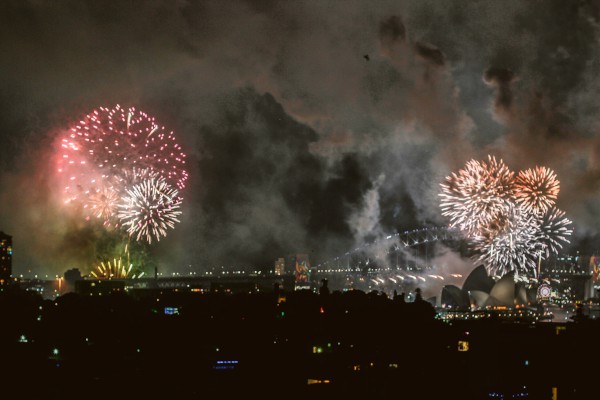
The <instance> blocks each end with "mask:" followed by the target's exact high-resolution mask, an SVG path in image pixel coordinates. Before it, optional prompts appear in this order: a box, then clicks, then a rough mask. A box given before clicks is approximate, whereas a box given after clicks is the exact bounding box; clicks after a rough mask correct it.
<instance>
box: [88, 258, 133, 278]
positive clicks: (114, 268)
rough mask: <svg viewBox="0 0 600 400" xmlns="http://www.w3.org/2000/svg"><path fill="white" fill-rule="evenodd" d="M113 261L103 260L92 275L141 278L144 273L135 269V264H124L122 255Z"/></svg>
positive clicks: (97, 276)
mask: <svg viewBox="0 0 600 400" xmlns="http://www.w3.org/2000/svg"><path fill="white" fill-rule="evenodd" d="M112 261H113V262H112V264H111V262H110V260H109V261H107V262H106V263H104V262H101V263H100V265H97V266H96V268H95V269H94V270H93V271H92V272H91V275H92V276H93V277H94V278H97V279H134V278H141V277H142V276H143V275H144V273H143V272H136V271H133V264H129V266H126V265H124V264H123V263H122V260H121V257H119V258H118V259H117V258H115V259H113V260H112Z"/></svg>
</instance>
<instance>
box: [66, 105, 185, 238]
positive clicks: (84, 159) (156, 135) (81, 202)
mask: <svg viewBox="0 0 600 400" xmlns="http://www.w3.org/2000/svg"><path fill="white" fill-rule="evenodd" d="M185 157H186V156H185V154H184V153H183V151H182V149H181V146H179V144H177V142H176V141H175V137H174V135H173V132H168V131H166V130H165V129H164V128H163V127H161V126H159V125H158V124H157V123H156V121H155V119H154V118H152V117H149V116H148V115H147V114H145V113H144V112H142V111H139V110H136V109H135V108H128V109H126V108H122V107H121V106H118V105H117V106H116V107H115V108H112V109H109V108H99V109H97V110H94V111H93V112H92V113H90V114H88V115H87V116H85V118H83V119H82V120H81V121H79V122H78V123H77V124H74V126H73V127H72V128H71V129H70V130H69V131H68V132H67V134H66V135H65V137H63V138H62V139H61V140H60V154H59V157H58V162H57V164H58V173H59V177H60V179H61V181H62V183H63V192H64V194H65V195H66V199H65V203H67V204H74V205H76V206H79V207H80V209H81V210H83V213H84V215H85V217H86V219H88V220H89V219H92V218H95V219H99V220H101V221H102V222H103V223H104V225H105V226H106V227H110V226H112V227H118V226H119V225H120V226H121V227H122V228H124V229H125V230H126V231H127V233H128V234H129V235H130V236H135V237H136V238H137V240H140V239H142V238H144V239H145V240H146V241H147V242H148V243H151V242H152V239H153V238H154V239H156V240H159V238H160V236H165V235H166V231H167V228H173V225H174V223H175V222H179V220H178V219H177V216H178V215H180V214H181V212H180V211H179V207H180V205H181V201H182V200H181V197H180V196H179V194H178V190H177V189H179V190H181V189H183V188H184V187H185V183H186V180H187V178H188V174H187V172H186V170H185V169H184V166H185ZM175 188H177V189H175Z"/></svg>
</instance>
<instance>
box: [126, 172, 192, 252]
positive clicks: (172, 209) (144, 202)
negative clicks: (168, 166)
mask: <svg viewBox="0 0 600 400" xmlns="http://www.w3.org/2000/svg"><path fill="white" fill-rule="evenodd" d="M126 192H127V196H125V197H123V199H122V202H121V203H120V204H119V212H118V217H119V219H120V221H121V226H122V227H123V228H125V229H126V230H127V232H128V233H129V236H132V237H133V236H135V239H136V240H141V239H145V240H146V241H147V242H148V243H152V239H153V238H154V239H156V240H160V237H161V236H166V235H167V229H168V228H174V225H175V223H176V222H179V219H178V216H179V215H181V211H180V210H179V208H180V206H181V198H180V197H179V196H178V191H177V189H174V188H173V187H171V186H170V185H169V184H168V183H167V182H166V181H165V179H164V178H162V177H161V178H158V179H156V178H150V179H146V180H144V181H143V182H142V183H140V184H138V185H135V186H133V187H132V188H131V189H127V190H126Z"/></svg>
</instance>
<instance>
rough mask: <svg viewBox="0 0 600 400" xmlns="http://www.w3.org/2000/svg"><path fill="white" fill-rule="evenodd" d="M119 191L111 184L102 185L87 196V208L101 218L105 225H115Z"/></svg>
mask: <svg viewBox="0 0 600 400" xmlns="http://www.w3.org/2000/svg"><path fill="white" fill-rule="evenodd" d="M119 200H120V198H119V193H118V192H117V191H116V190H115V188H114V187H113V186H103V187H102V188H100V189H98V190H97V191H95V192H94V193H92V194H91V195H90V196H89V202H88V203H89V210H90V212H91V213H92V215H93V216H94V217H96V218H98V219H101V220H102V221H103V223H104V225H105V226H111V225H116V222H115V219H116V215H117V204H118V202H119Z"/></svg>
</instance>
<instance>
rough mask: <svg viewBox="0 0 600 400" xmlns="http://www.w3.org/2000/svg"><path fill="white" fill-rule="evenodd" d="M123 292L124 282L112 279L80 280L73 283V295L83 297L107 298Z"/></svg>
mask: <svg viewBox="0 0 600 400" xmlns="http://www.w3.org/2000/svg"><path fill="white" fill-rule="evenodd" d="M124 291H125V281H123V280H113V279H94V280H85V279H80V280H78V281H75V293H77V294H80V295H83V296H108V295H110V294H112V293H120V292H124Z"/></svg>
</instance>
